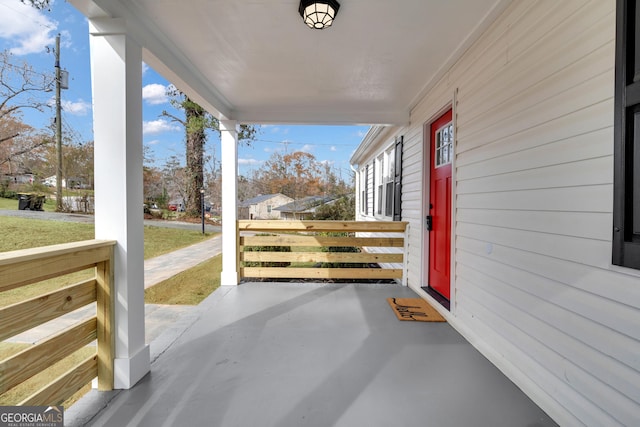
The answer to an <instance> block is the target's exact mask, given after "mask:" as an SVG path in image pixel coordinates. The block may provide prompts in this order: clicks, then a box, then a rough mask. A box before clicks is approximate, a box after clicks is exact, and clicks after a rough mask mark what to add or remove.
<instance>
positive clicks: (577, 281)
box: [456, 237, 640, 315]
mask: <svg viewBox="0 0 640 427" xmlns="http://www.w3.org/2000/svg"><path fill="white" fill-rule="evenodd" d="M456 243H457V245H458V248H459V249H460V250H464V251H468V252H471V253H473V254H476V255H479V256H484V255H486V253H487V242H484V241H480V240H475V239H468V238H465V237H458V239H457V242H456ZM490 256H491V258H492V259H493V260H495V261H496V262H500V263H503V264H506V265H509V266H512V267H515V268H518V269H521V270H523V271H527V272H529V273H533V274H537V275H540V276H542V277H545V278H547V279H550V280H552V281H555V282H559V283H562V284H564V285H569V286H572V287H575V288H577V289H581V290H584V291H586V292H590V293H592V294H594V295H598V296H599V297H601V298H607V299H611V300H612V301H616V302H619V303H622V304H624V305H626V306H627V307H629V308H632V309H634V310H635V309H636V307H638V306H640V293H633V292H629V289H633V286H634V285H637V280H638V277H637V276H625V275H622V274H615V273H612V272H611V271H610V270H608V269H599V268H594V267H591V266H588V265H584V264H578V263H572V262H566V261H565V260H561V259H557V258H553V257H549V256H547V255H545V254H532V253H531V252H526V251H522V250H517V249H513V248H507V247H503V246H500V245H495V244H492V245H491V254H490ZM612 274H613V275H614V276H616V280H612V279H611V277H612ZM603 284H606V285H603ZM603 315H606V313H603Z"/></svg>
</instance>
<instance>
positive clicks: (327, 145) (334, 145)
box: [255, 139, 357, 147]
mask: <svg viewBox="0 0 640 427" xmlns="http://www.w3.org/2000/svg"><path fill="white" fill-rule="evenodd" d="M255 141H256V142H268V143H272V144H283V145H284V146H285V147H287V146H288V145H314V146H325V147H353V146H354V145H357V144H347V143H322V142H293V141H286V140H285V141H275V140H269V139H255Z"/></svg>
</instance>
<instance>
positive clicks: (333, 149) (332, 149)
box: [329, 145, 338, 151]
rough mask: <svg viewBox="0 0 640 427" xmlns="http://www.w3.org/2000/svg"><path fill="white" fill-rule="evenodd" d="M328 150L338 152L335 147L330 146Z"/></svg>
mask: <svg viewBox="0 0 640 427" xmlns="http://www.w3.org/2000/svg"><path fill="white" fill-rule="evenodd" d="M329 150H331V151H338V148H337V147H336V146H335V145H332V146H331V148H329Z"/></svg>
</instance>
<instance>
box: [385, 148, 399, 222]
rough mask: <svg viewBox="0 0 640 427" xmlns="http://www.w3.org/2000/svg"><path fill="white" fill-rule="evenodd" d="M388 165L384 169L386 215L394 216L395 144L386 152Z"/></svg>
mask: <svg viewBox="0 0 640 427" xmlns="http://www.w3.org/2000/svg"><path fill="white" fill-rule="evenodd" d="M385 157H386V158H387V167H386V169H385V171H384V185H385V187H386V188H385V195H384V198H385V204H384V216H393V179H394V177H395V175H396V173H395V146H394V147H392V148H391V149H390V150H389V151H387V152H386V153H385Z"/></svg>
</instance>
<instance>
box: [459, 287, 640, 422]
mask: <svg viewBox="0 0 640 427" xmlns="http://www.w3.org/2000/svg"><path fill="white" fill-rule="evenodd" d="M476 283H478V282H476ZM468 291H469V293H472V294H474V295H475V297H474V300H476V301H482V302H483V303H484V304H483V305H485V307H486V308H487V309H489V310H494V312H495V313H496V314H497V315H498V317H500V318H501V319H502V321H503V322H504V323H505V325H509V326H512V327H513V328H514V329H516V330H517V333H516V335H515V336H514V339H515V340H520V339H521V340H522V343H518V344H519V345H522V344H524V343H526V344H528V347H529V348H531V349H532V351H535V353H532V356H533V357H534V358H537V359H538V360H540V361H541V362H543V363H544V364H545V366H547V369H549V370H550V371H551V372H552V373H553V374H554V375H555V376H556V377H558V378H564V379H566V381H567V382H568V383H569V384H570V385H571V386H572V387H573V388H574V390H575V392H577V393H580V394H583V391H584V390H589V389H593V388H598V389H600V390H601V393H600V394H599V396H598V399H597V401H595V402H593V403H594V405H597V406H598V407H599V408H600V409H601V410H602V408H611V409H613V411H612V412H611V415H612V416H613V417H615V418H616V419H617V422H618V423H619V424H620V425H625V426H626V425H633V424H634V423H635V422H636V421H637V418H636V414H637V413H638V410H640V406H639V405H638V404H637V401H635V402H634V400H633V399H632V398H630V396H628V395H626V394H624V393H622V392H620V391H619V390H618V389H617V388H615V387H613V386H612V384H615V385H618V386H620V383H617V382H616V381H617V380H619V379H618V378H614V376H615V374H616V373H619V372H616V373H614V372H613V371H614V370H615V369H616V365H615V362H613V361H612V360H604V361H602V360H600V361H598V362H593V361H592V360H590V358H591V357H592V356H593V355H594V354H593V352H591V351H590V350H589V349H588V348H585V347H584V346H582V345H581V343H580V342H579V341H577V340H575V339H573V338H572V337H571V336H569V335H566V334H559V333H558V332H557V330H555V329H554V328H553V327H549V326H548V325H547V324H546V323H544V322H541V321H539V320H538V319H536V318H535V317H533V316H531V315H529V314H528V313H526V312H524V311H522V309H521V308H522V304H520V306H519V307H518V306H513V305H512V303H513V302H514V301H515V302H516V303H517V300H514V299H510V300H509V302H507V301H505V300H502V299H500V297H498V296H496V295H495V294H494V293H492V292H491V290H490V288H488V287H484V286H483V287H478V286H474V287H472V288H469V289H468ZM523 331H527V333H524V334H523V333H522V332H523ZM550 342H552V343H554V348H550V347H548V345H547V343H550ZM533 349H535V350H533ZM577 356H580V357H577ZM577 360H578V361H579V362H580V363H583V364H587V363H588V364H589V366H588V367H583V366H580V365H579V364H577V363H576V361H577ZM612 362H613V363H612ZM592 368H593V369H598V370H599V373H600V374H601V375H603V376H604V377H603V379H604V381H603V380H601V379H599V378H597V377H595V376H594V375H593V371H591V370H590V369H592ZM607 369H611V370H612V372H611V375H610V377H607V372H606V371H607ZM628 372H632V371H628ZM619 374H621V375H623V373H619ZM607 380H608V381H607ZM621 381H624V379H622V380H621ZM624 385H626V384H623V386H624ZM634 388H636V389H637V387H634V386H633V385H631V389H634ZM583 396H584V397H585V398H587V399H589V398H592V397H590V396H588V395H586V396H585V395H584V394H583ZM633 397H636V398H637V396H633ZM611 409H609V410H611Z"/></svg>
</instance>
